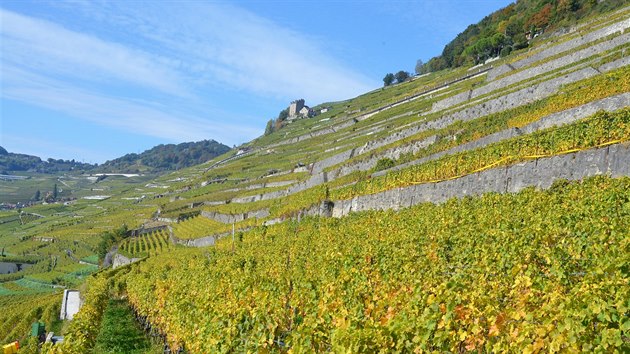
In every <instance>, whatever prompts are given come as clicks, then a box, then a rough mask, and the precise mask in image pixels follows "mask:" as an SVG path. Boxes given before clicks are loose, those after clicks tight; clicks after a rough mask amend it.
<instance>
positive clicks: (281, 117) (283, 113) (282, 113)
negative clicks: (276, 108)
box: [278, 108, 289, 121]
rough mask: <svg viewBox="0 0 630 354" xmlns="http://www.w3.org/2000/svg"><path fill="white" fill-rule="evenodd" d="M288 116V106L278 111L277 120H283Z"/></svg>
mask: <svg viewBox="0 0 630 354" xmlns="http://www.w3.org/2000/svg"><path fill="white" fill-rule="evenodd" d="M288 117H289V108H285V109H283V110H281V111H280V113H278V120H279V121H283V120H285V119H287V118H288Z"/></svg>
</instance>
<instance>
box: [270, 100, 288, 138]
mask: <svg viewBox="0 0 630 354" xmlns="http://www.w3.org/2000/svg"><path fill="white" fill-rule="evenodd" d="M287 118H289V108H288V107H287V108H285V109H283V110H281V111H280V113H278V118H276V119H273V118H272V119H270V120H269V121H267V126H266V127H265V135H269V134H271V133H273V132H275V131H278V130H280V129H282V127H283V126H284V121H286V120H287Z"/></svg>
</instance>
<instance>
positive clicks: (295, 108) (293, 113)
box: [289, 98, 304, 117]
mask: <svg viewBox="0 0 630 354" xmlns="http://www.w3.org/2000/svg"><path fill="white" fill-rule="evenodd" d="M302 108H304V99H302V98H300V99H299V100H295V101H293V102H291V104H290V105H289V117H297V116H298V114H299V113H300V110H301V109H302Z"/></svg>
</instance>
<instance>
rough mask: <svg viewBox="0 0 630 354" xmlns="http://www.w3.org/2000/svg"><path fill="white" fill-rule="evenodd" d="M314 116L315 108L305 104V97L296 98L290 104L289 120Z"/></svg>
mask: <svg viewBox="0 0 630 354" xmlns="http://www.w3.org/2000/svg"><path fill="white" fill-rule="evenodd" d="M312 116H313V109H311V108H310V107H309V106H307V105H305V104H304V99H299V100H295V101H293V102H291V104H290V105H289V116H288V117H287V119H288V120H289V121H293V120H296V119H298V118H309V117H312Z"/></svg>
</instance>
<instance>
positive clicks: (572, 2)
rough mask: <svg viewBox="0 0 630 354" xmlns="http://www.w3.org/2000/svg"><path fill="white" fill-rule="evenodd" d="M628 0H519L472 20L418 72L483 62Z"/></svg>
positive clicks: (506, 53) (418, 68) (418, 67)
mask: <svg viewBox="0 0 630 354" xmlns="http://www.w3.org/2000/svg"><path fill="white" fill-rule="evenodd" d="M625 3H626V1H625V0H605V1H597V0H519V1H516V2H515V3H513V4H510V5H508V6H507V7H505V8H503V9H500V10H498V11H495V12H493V13H492V14H490V15H488V16H486V17H484V18H483V19H482V20H481V21H480V22H479V23H476V24H472V25H470V26H468V28H466V30H465V31H464V32H462V33H460V34H459V35H457V37H455V39H453V40H452V41H451V42H450V43H448V44H447V45H446V46H445V47H444V50H443V51H442V54H441V55H439V56H436V57H434V58H432V59H431V60H429V61H428V62H427V63H424V65H420V66H417V67H416V71H417V72H418V73H425V72H432V71H439V70H443V69H446V68H456V67H460V66H462V65H470V64H479V63H483V62H484V61H485V60H486V59H489V58H493V57H498V56H502V57H503V56H506V55H509V54H510V53H511V52H512V51H513V50H519V49H523V48H527V47H528V46H529V44H530V41H531V40H532V39H534V38H535V37H538V36H539V35H548V34H549V33H553V32H554V31H558V30H560V31H566V30H568V29H569V28H570V27H572V26H574V25H575V24H576V23H577V21H578V20H579V19H581V18H585V17H588V16H592V15H597V14H603V13H606V12H610V11H612V10H614V9H617V8H619V7H620V6H622V5H624V4H625Z"/></svg>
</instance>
